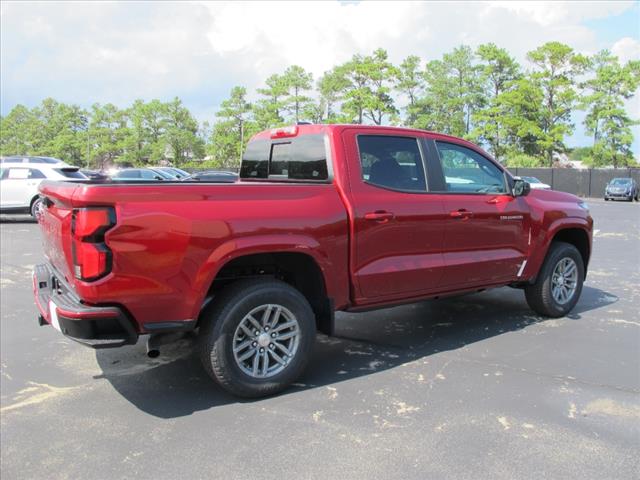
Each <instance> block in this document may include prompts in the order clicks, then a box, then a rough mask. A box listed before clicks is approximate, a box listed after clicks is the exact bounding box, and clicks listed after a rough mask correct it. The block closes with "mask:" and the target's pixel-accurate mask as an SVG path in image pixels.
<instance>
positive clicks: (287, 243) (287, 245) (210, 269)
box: [191, 234, 332, 318]
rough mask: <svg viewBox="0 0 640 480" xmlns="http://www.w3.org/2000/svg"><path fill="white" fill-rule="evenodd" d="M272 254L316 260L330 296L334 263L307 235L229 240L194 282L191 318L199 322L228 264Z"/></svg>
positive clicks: (246, 237) (217, 248) (219, 247)
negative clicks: (199, 316) (218, 277)
mask: <svg viewBox="0 0 640 480" xmlns="http://www.w3.org/2000/svg"><path fill="white" fill-rule="evenodd" d="M269 253H302V254H305V255H307V256H309V257H311V258H312V259H313V261H314V262H315V263H316V264H317V265H318V267H319V268H320V272H321V274H322V277H323V280H324V284H325V287H326V288H327V294H328V295H329V296H331V294H330V292H329V288H330V285H332V283H331V282H330V281H328V276H329V272H330V271H331V268H332V267H331V263H330V261H329V258H328V256H327V255H326V253H325V252H323V251H322V250H321V248H320V244H319V243H318V242H317V241H316V240H315V239H314V238H312V237H308V236H306V235H289V234H287V235H251V236H245V237H240V238H235V239H231V240H228V241H226V242H224V243H222V244H220V245H218V246H217V247H216V249H215V250H213V252H211V254H210V255H209V257H208V258H207V260H206V261H205V262H204V264H203V265H202V266H201V267H200V268H199V270H198V273H197V274H196V276H195V278H194V285H193V289H194V290H195V291H196V292H198V294H197V300H198V301H196V302H195V305H194V312H193V315H192V317H191V318H198V315H199V313H200V309H201V307H202V305H203V303H204V301H205V300H206V295H207V292H208V291H209V288H210V287H211V285H212V283H213V281H214V280H215V278H216V276H217V275H218V273H219V272H220V270H222V269H223V268H224V267H225V266H226V265H227V264H228V263H229V262H232V261H233V260H236V259H238V258H240V257H245V256H248V255H256V254H269Z"/></svg>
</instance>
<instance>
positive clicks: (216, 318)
mask: <svg viewBox="0 0 640 480" xmlns="http://www.w3.org/2000/svg"><path fill="white" fill-rule="evenodd" d="M202 322H203V323H202V326H201V328H200V334H199V336H200V339H199V342H200V358H201V360H202V363H203V365H204V368H205V370H206V371H207V373H209V375H210V376H211V377H212V378H213V379H214V380H216V381H217V382H218V383H219V384H220V385H221V386H222V387H223V388H225V389H226V390H228V391H229V392H231V393H233V394H234V395H238V396H240V397H262V396H266V395H272V394H274V393H277V392H280V391H282V390H284V389H285V388H286V387H287V386H289V385H290V384H291V383H292V382H293V381H295V380H296V379H297V378H298V376H299V375H300V374H301V373H302V371H303V370H304V367H305V366H306V364H307V362H308V360H309V357H310V356H311V351H312V349H313V344H314V340H315V333H316V324H315V316H314V314H313V311H312V310H311V307H310V305H309V303H308V302H307V300H306V298H305V297H304V296H303V295H302V294H301V293H300V292H299V291H297V290H296V289H295V288H293V287H291V286H290V285H288V284H286V283H284V282H281V281H279V280H271V279H269V280H243V281H239V282H237V283H234V284H232V285H231V286H229V287H228V288H227V289H225V290H224V291H223V292H222V293H221V295H220V296H219V298H218V299H217V300H214V302H213V304H212V305H211V306H210V307H208V309H207V311H206V312H204V313H203V320H202Z"/></svg>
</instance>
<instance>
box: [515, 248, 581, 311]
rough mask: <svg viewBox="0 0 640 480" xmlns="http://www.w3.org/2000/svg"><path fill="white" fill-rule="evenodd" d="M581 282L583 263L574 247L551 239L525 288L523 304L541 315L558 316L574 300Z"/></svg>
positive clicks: (577, 295) (579, 291) (576, 300)
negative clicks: (535, 274)
mask: <svg viewBox="0 0 640 480" xmlns="http://www.w3.org/2000/svg"><path fill="white" fill-rule="evenodd" d="M583 281H584V262H583V260H582V256H581V255H580V252H578V249H576V247H574V246H573V245H571V244H569V243H565V242H554V243H552V244H551V247H550V248H549V253H548V254H547V258H546V259H545V261H544V264H543V265H542V268H541V269H540V273H539V274H538V278H537V279H536V282H535V283H534V284H533V285H528V286H527V287H525V296H526V298H527V303H528V304H529V307H531V309H532V310H534V311H535V312H537V313H539V314H541V315H546V316H548V317H562V316H563V315H566V314H567V313H569V312H570V311H571V310H572V309H573V307H575V305H576V303H578V299H579V298H580V293H581V292H582V283H583Z"/></svg>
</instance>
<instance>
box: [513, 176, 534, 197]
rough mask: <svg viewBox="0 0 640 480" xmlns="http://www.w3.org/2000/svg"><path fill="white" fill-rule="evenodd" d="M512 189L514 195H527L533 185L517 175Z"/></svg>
mask: <svg viewBox="0 0 640 480" xmlns="http://www.w3.org/2000/svg"><path fill="white" fill-rule="evenodd" d="M511 191H512V192H513V196H514V197H526V196H527V195H529V192H530V191H531V185H529V182H526V181H525V180H523V179H521V178H520V177H515V178H514V182H513V188H512V189H511Z"/></svg>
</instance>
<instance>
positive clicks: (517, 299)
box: [96, 286, 618, 418]
mask: <svg viewBox="0 0 640 480" xmlns="http://www.w3.org/2000/svg"><path fill="white" fill-rule="evenodd" d="M617 300H618V298H617V297H616V296H614V295H611V294H609V293H607V292H605V291H603V290H600V289H597V288H593V287H589V286H585V287H584V289H583V292H582V296H581V299H580V302H579V303H578V305H577V306H576V308H575V309H574V310H573V312H572V313H571V315H570V316H567V317H565V319H566V320H568V321H574V320H580V319H581V318H582V314H583V313H585V312H589V311H591V310H595V309H598V308H602V307H606V306H607V305H610V304H612V303H615V302H616V301H617ZM545 321H553V320H549V319H547V318H543V317H540V316H538V315H536V314H534V313H533V312H532V311H531V310H529V309H528V307H527V304H526V302H525V301H524V295H523V293H522V292H521V291H518V290H513V289H509V288H501V289H497V290H493V291H490V292H485V293H481V294H473V295H467V296H463V297H457V298H451V299H446V300H437V301H427V302H421V303H416V304H411V305H405V306H401V307H395V308H389V309H385V310H378V311H374V312H368V313H359V314H345V313H341V314H338V316H337V318H336V325H337V332H336V333H337V335H336V336H335V337H327V336H324V335H319V336H318V340H317V342H316V347H315V351H314V354H313V357H312V359H311V361H310V362H309V366H308V367H307V370H306V373H305V374H304V375H303V377H302V378H301V379H300V380H299V381H298V383H296V384H294V385H293V386H292V387H291V388H289V389H288V390H287V391H285V392H284V393H282V394H281V395H283V396H284V395H291V394H295V393H296V392H299V391H300V390H305V389H309V388H316V387H321V386H325V385H331V384H335V383H338V382H342V381H347V380H349V379H353V378H357V377H361V376H365V375H371V374H374V373H376V372H380V371H383V370H387V369H391V368H394V367H397V366H399V365H402V364H405V363H407V362H411V361H414V360H416V359H421V358H425V357H429V356H430V355H433V354H436V353H438V352H443V351H448V350H456V349H459V348H462V347H464V346H466V345H469V344H473V343H475V342H481V341H483V340H485V339H488V338H491V337H494V336H497V335H502V334H504V333H507V332H513V331H517V330H521V329H523V328H526V327H528V326H530V325H534V324H538V323H544V322H545ZM144 343H145V342H144V341H140V342H139V343H138V344H137V345H134V346H131V347H126V348H121V349H117V350H97V351H96V357H97V361H98V364H99V365H100V368H101V369H102V372H103V373H102V375H100V377H99V378H104V379H106V380H107V381H109V382H110V383H111V384H112V386H113V387H114V388H115V390H116V391H118V392H119V393H120V394H121V395H122V396H123V397H124V398H126V399H127V400H128V401H130V402H131V403H132V404H134V405H135V406H136V407H137V408H139V409H140V410H142V411H144V412H146V413H148V414H150V415H153V416H156V417H160V418H176V417H181V416H185V415H190V414H192V413H194V412H197V411H200V410H207V409H210V408H213V407H217V406H221V405H225V404H230V403H237V402H246V401H247V400H239V399H237V398H235V397H233V396H232V395H230V394H227V393H226V392H225V391H223V390H222V389H221V388H220V387H218V386H217V385H216V384H215V383H214V382H213V381H212V380H211V379H210V378H209V377H208V376H207V374H206V373H205V371H204V369H203V368H202V366H201V364H200V361H199V358H198V356H197V354H196V352H195V349H194V346H195V337H194V336H192V337H187V338H184V339H182V340H180V341H178V342H176V343H174V344H172V345H167V346H165V347H164V348H163V349H162V353H161V355H160V357H158V358H156V359H149V358H147V357H146V355H145V345H144ZM97 378H98V377H97ZM252 401H253V402H260V401H263V400H259V399H258V400H252Z"/></svg>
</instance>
